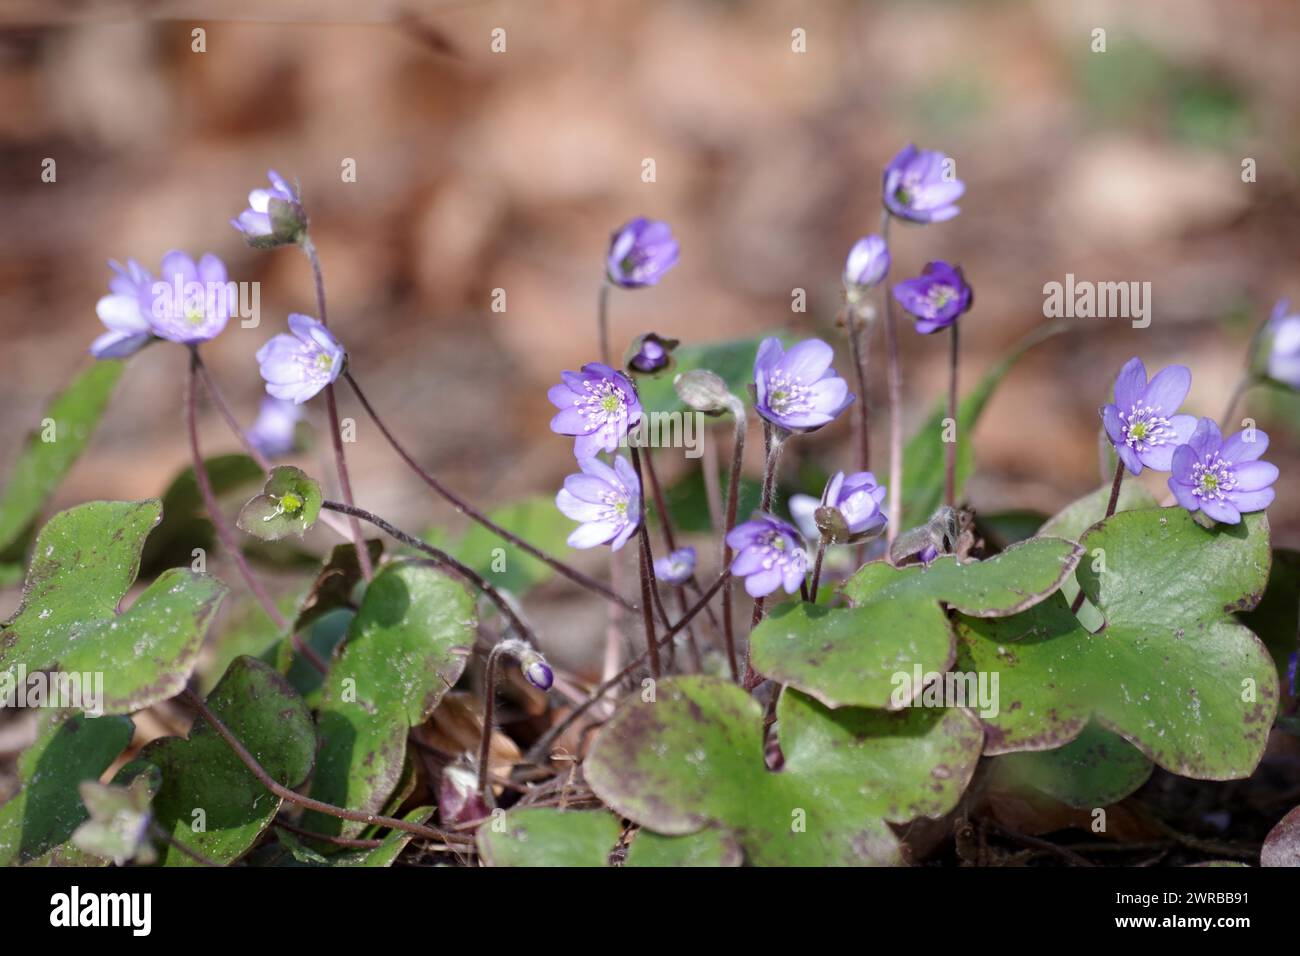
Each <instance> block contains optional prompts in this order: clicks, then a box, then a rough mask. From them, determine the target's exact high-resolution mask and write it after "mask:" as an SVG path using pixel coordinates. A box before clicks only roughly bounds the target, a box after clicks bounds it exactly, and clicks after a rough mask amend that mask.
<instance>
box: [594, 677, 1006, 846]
mask: <svg viewBox="0 0 1300 956" xmlns="http://www.w3.org/2000/svg"><path fill="white" fill-rule="evenodd" d="M777 720H778V726H779V728H780V741H781V749H782V752H783V753H784V756H785V763H784V766H783V767H782V768H781V770H779V771H777V772H773V771H770V770H768V769H767V767H766V765H765V762H764V742H763V707H762V705H761V704H759V703H758V702H757V701H756V700H754V699H753V698H752V697H750V696H749V695H748V694H747V693H745V691H744V690H742V689H741V688H739V687H737V686H736V685H734V684H731V683H728V682H726V681H722V680H719V679H716V678H710V677H679V678H671V679H669V680H665V681H662V682H660V684H659V685H658V694H657V700H655V701H649V702H647V701H644V700H641V699H639V698H638V699H635V700H632V701H629V702H627V703H625V704H624V705H623V706H622V707H620V708H619V710H618V712H617V713H616V714H615V715H614V717H613V718H612V719H611V720H610V722H609V723H608V724H606V725H605V727H604V728H602V729H601V731H600V733H599V734H598V735H597V737H596V739H595V740H594V741H593V743H592V749H591V753H590V755H589V756H588V758H587V761H586V764H585V771H586V775H587V780H588V783H589V784H590V785H591V787H592V789H593V790H594V791H595V792H596V794H597V796H599V797H600V798H601V800H603V801H604V802H605V803H606V804H607V805H608V806H610V807H611V808H612V809H613V810H615V811H616V812H617V813H620V814H622V815H623V816H625V817H628V818H629V819H631V820H633V821H635V822H636V823H638V824H640V825H642V826H644V827H647V828H648V829H650V830H653V831H655V832H656V833H660V834H664V835H669V836H671V835H682V834H688V833H695V832H697V831H700V830H702V829H705V828H706V827H717V828H721V829H723V830H726V831H728V832H730V833H731V834H732V835H733V836H734V837H735V839H736V840H737V842H739V843H740V845H741V846H742V848H743V849H744V851H745V854H746V856H747V857H748V859H749V860H750V862H752V863H754V864H757V865H783V864H785V865H808V866H819V865H863V864H865V865H872V864H896V863H900V862H901V861H902V855H901V851H900V848H899V844H898V841H897V839H896V838H895V836H894V834H893V832H892V831H891V830H890V829H889V826H888V825H887V823H888V822H904V821H907V820H912V819H915V818H916V817H920V816H929V817H938V816H941V815H943V814H944V813H946V812H948V811H949V810H951V809H952V807H953V806H955V805H956V803H957V800H958V799H959V798H960V796H961V793H962V791H963V789H964V788H965V786H966V784H967V782H968V781H969V780H970V776H971V774H972V773H973V772H974V769H975V763H976V761H977V760H978V758H979V752H980V745H981V742H982V735H981V733H980V729H979V725H978V723H976V722H975V720H974V719H973V718H972V717H970V716H969V715H968V714H966V713H965V711H963V710H960V709H930V710H924V709H908V710H904V711H901V712H898V713H888V712H885V711H880V710H865V709H858V708H843V709H840V710H828V709H827V708H825V707H823V706H822V705H821V704H819V703H818V702H817V701H815V700H813V699H812V698H810V697H807V696H805V695H803V694H800V693H799V692H798V691H796V690H792V689H790V688H787V689H786V690H785V691H784V692H783V693H782V695H781V699H780V701H779V703H778V706H777Z"/></svg>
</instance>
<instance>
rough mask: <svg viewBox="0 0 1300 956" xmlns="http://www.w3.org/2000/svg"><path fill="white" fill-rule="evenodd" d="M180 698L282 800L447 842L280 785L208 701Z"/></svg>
mask: <svg viewBox="0 0 1300 956" xmlns="http://www.w3.org/2000/svg"><path fill="white" fill-rule="evenodd" d="M180 696H181V697H183V698H184V699H185V701H186V702H187V703H188V704H189V705H190V706H191V707H193V708H194V709H195V710H196V711H198V713H199V715H200V716H202V717H203V719H204V720H205V721H207V723H208V726H210V727H211V728H212V729H213V730H215V731H216V732H217V735H218V736H220V737H221V739H222V740H224V741H225V742H226V746H228V747H229V748H230V749H231V751H232V752H233V753H234V755H235V756H236V757H238V758H239V760H240V762H242V763H243V765H244V766H245V767H247V768H248V769H249V770H250V771H251V772H252V774H253V776H254V777H256V778H257V780H258V782H259V783H260V784H261V785H262V786H264V787H266V789H267V790H270V791H271V792H272V793H273V794H275V795H276V796H277V797H279V798H280V799H281V800H288V801H289V802H290V803H293V804H296V805H298V806H300V807H303V808H304V809H307V810H315V811H316V812H317V813H323V814H325V815H326V816H331V817H338V818H339V819H340V820H351V821H352V822H354V823H366V824H369V825H370V826H380V827H388V828H389V829H392V830H404V831H405V832H407V833H414V834H415V835H416V836H422V837H424V838H425V839H427V840H438V841H440V842H441V841H445V840H446V839H447V834H445V833H443V832H442V831H441V830H437V829H435V828H433V827H427V826H424V825H423V824H421V823H410V822H408V821H406V820H399V819H397V818H396V817H385V816H381V815H379V814H376V813H362V812H361V811H360V810H348V809H346V808H344V807H336V806H334V805H333V804H332V803H324V802H322V801H320V800H313V799H312V798H311V797H304V796H303V795H302V794H300V793H295V792H294V791H293V790H290V789H289V788H288V787H286V786H283V785H282V784H281V783H279V781H277V780H276V779H275V778H274V777H272V776H271V775H270V774H269V773H267V772H266V770H264V769H263V768H262V765H261V764H260V763H258V762H257V758H256V757H254V756H253V755H252V754H251V753H249V750H248V748H247V747H245V746H244V745H243V743H242V742H241V741H240V740H239V738H238V737H236V736H235V735H234V734H233V733H232V732H231V730H230V728H229V727H227V726H226V725H225V723H224V722H223V721H222V719H221V718H220V717H218V716H217V715H216V714H215V713H213V712H212V708H210V707H209V706H208V705H207V702H206V701H204V700H203V698H201V697H200V696H199V695H198V694H196V693H194V691H192V690H190V689H189V688H186V689H185V690H183V691H181V694H180Z"/></svg>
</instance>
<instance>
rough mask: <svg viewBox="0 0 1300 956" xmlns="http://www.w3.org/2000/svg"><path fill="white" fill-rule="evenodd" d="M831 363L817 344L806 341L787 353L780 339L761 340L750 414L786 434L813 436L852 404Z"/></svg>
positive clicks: (830, 355) (825, 348)
mask: <svg viewBox="0 0 1300 956" xmlns="http://www.w3.org/2000/svg"><path fill="white" fill-rule="evenodd" d="M834 357H835V353H834V351H833V350H832V349H831V347H830V346H829V345H827V344H826V343H825V342H823V341H822V340H821V339H805V340H804V341H802V342H800V343H799V344H797V345H795V346H794V347H792V348H791V349H790V351H788V352H787V351H785V349H784V348H782V346H781V340H780V339H778V338H768V339H764V340H763V341H762V342H761V343H760V344H759V346H758V355H757V356H756V357H755V358H754V387H755V389H756V394H757V400H756V401H755V403H754V408H755V409H756V410H757V411H758V413H759V414H760V415H762V416H763V417H764V418H765V419H767V420H768V421H769V422H771V423H772V424H773V425H777V426H779V427H781V428H784V429H786V430H788V431H794V432H810V431H815V430H816V429H818V428H821V427H822V426H823V425H825V424H827V423H828V422H830V421H832V420H833V419H834V418H835V416H837V415H839V413H840V412H842V411H844V409H846V408H848V407H849V405H850V404H851V403H852V402H853V395H852V394H851V393H850V392H849V386H848V383H847V382H845V381H844V379H842V378H840V377H839V376H838V375H836V374H835V370H834V369H832V368H831V360H832V359H833V358H834Z"/></svg>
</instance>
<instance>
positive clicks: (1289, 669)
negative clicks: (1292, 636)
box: [1286, 651, 1296, 697]
mask: <svg viewBox="0 0 1300 956" xmlns="http://www.w3.org/2000/svg"><path fill="white" fill-rule="evenodd" d="M1295 674H1296V652H1295V651H1292V652H1291V656H1290V657H1288V658H1287V661H1286V683H1287V686H1288V687H1290V688H1291V696H1292V697H1295V696H1296V692H1295Z"/></svg>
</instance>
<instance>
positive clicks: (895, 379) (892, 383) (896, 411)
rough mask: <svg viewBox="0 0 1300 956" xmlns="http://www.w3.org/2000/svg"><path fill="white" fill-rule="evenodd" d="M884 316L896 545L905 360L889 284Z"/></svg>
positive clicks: (883, 225)
mask: <svg viewBox="0 0 1300 956" xmlns="http://www.w3.org/2000/svg"><path fill="white" fill-rule="evenodd" d="M890 218H891V217H890V214H889V210H888V209H883V210H881V213H880V237H881V238H882V239H884V240H885V242H886V243H888V242H889V221H890ZM880 292H881V298H882V299H884V312H885V353H886V360H887V362H888V372H889V526H888V531H887V534H886V541H887V543H889V544H893V542H894V538H895V537H897V535H898V529H899V522H901V521H902V518H903V360H902V358H901V357H900V355H899V351H898V325H897V324H896V323H895V321H894V300H893V296H891V295H890V294H889V289H888V287H887V285H886V283H883V282H882V283H881V284H880Z"/></svg>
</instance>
